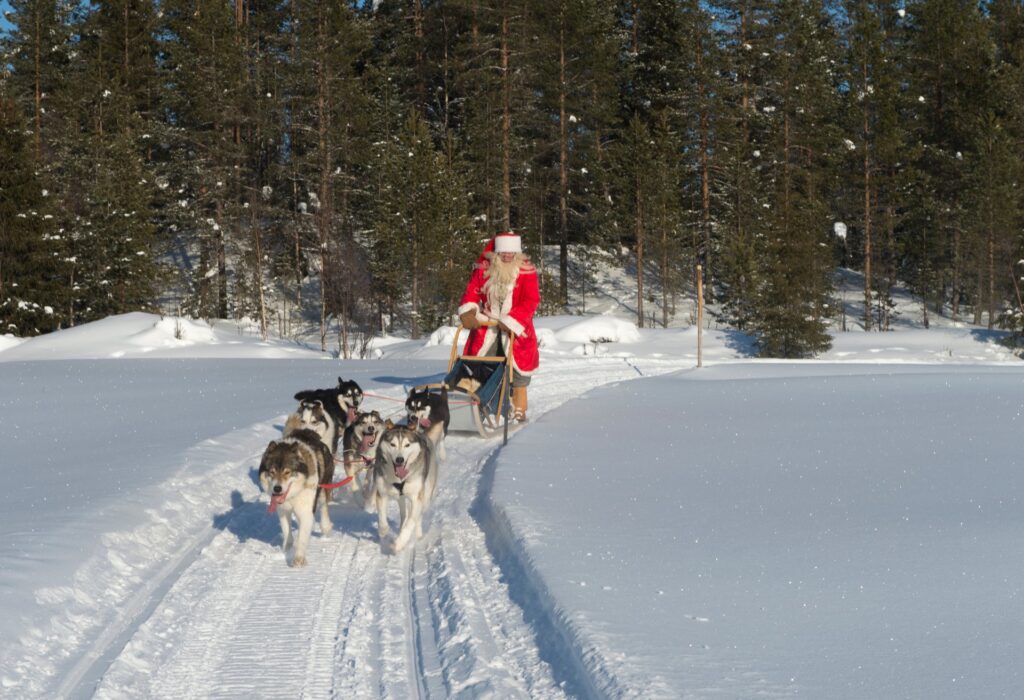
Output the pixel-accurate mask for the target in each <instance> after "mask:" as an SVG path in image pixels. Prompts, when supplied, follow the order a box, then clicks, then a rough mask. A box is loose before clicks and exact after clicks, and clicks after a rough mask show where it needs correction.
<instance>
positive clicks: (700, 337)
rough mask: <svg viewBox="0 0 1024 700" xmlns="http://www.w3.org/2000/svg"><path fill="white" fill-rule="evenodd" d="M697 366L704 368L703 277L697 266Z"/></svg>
mask: <svg viewBox="0 0 1024 700" xmlns="http://www.w3.org/2000/svg"><path fill="white" fill-rule="evenodd" d="M697 366H698V367H703V366H704V276H703V273H702V272H701V267H700V265H698V266H697Z"/></svg>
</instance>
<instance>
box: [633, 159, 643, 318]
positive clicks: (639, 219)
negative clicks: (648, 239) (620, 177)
mask: <svg viewBox="0 0 1024 700" xmlns="http://www.w3.org/2000/svg"><path fill="white" fill-rule="evenodd" d="M634 186H635V189H634V193H633V194H634V197H635V198H636V216H635V220H634V224H635V230H634V235H635V236H636V325H637V328H643V327H644V206H643V192H642V190H641V185H640V173H639V172H637V173H636V175H635V185H634Z"/></svg>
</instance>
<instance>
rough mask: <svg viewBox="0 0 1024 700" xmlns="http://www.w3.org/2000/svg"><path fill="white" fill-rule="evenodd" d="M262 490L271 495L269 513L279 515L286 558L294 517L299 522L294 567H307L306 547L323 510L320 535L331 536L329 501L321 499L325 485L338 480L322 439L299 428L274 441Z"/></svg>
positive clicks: (266, 460)
mask: <svg viewBox="0 0 1024 700" xmlns="http://www.w3.org/2000/svg"><path fill="white" fill-rule="evenodd" d="M259 475H260V486H262V487H263V490H264V491H266V492H267V493H268V494H270V507H269V509H268V510H269V512H271V513H273V512H277V514H278V518H279V519H280V521H281V535H282V537H284V544H283V545H282V547H281V549H282V550H283V551H284V553H285V556H286V557H287V555H288V550H289V549H290V548H291V546H292V515H294V516H295V517H296V519H297V520H298V521H299V535H298V538H297V539H296V540H295V552H294V556H293V557H292V564H291V565H292V566H305V565H306V547H307V545H308V544H309V536H310V534H311V533H312V532H313V513H314V512H315V511H316V508H317V506H318V505H319V507H320V531H321V532H322V533H323V534H324V535H327V534H329V533H330V532H331V529H332V527H331V519H330V517H329V516H328V513H327V498H326V497H324V498H320V491H322V490H323V489H321V488H320V485H321V484H329V483H330V482H331V479H333V478H334V458H333V457H332V456H331V452H330V449H329V448H328V447H327V445H325V444H324V443H323V442H322V441H321V440H320V436H319V435H317V434H316V433H315V432H313V431H312V430H309V429H308V428H299V429H297V430H295V431H294V432H292V433H291V434H290V435H288V436H287V437H284V438H281V439H280V440H271V442H270V444H269V445H267V449H266V450H265V451H264V452H263V459H262V460H260V471H259Z"/></svg>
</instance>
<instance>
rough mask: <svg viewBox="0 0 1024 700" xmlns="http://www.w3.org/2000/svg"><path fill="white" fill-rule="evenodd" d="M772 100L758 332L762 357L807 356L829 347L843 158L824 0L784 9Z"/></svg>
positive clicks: (778, 18) (773, 22)
mask: <svg viewBox="0 0 1024 700" xmlns="http://www.w3.org/2000/svg"><path fill="white" fill-rule="evenodd" d="M770 26H771V29H772V30H773V31H772V34H773V35H774V36H775V37H776V43H775V46H774V47H773V50H772V52H771V54H772V55H771V64H770V73H769V80H768V83H767V95H766V97H767V100H766V104H765V105H763V107H762V111H764V112H767V113H768V114H769V115H770V117H769V118H770V119H771V122H772V124H773V127H774V129H773V136H774V138H773V140H772V142H771V143H770V148H771V150H770V152H769V154H770V155H769V157H770V158H771V166H770V167H771V170H772V181H773V183H774V197H773V202H772V205H771V209H770V214H769V217H770V230H769V235H768V240H767V242H766V246H765V247H766V251H765V252H766V254H767V255H766V259H765V260H764V261H763V263H764V264H765V268H766V272H765V286H764V288H763V290H761V291H760V293H759V295H758V314H757V319H756V320H755V322H754V328H755V330H756V332H757V336H758V345H759V349H760V352H761V354H762V355H766V356H771V357H804V356H808V355H812V354H814V353H817V352H820V351H822V350H825V349H827V348H828V346H829V344H830V342H831V341H830V338H829V336H828V333H827V332H826V329H827V325H828V321H829V315H830V313H831V312H830V309H829V306H830V299H831V296H832V295H831V292H832V289H831V273H832V264H833V263H832V255H831V247H830V246H829V245H828V235H829V233H830V232H831V217H830V216H829V214H830V204H831V201H830V200H831V189H832V186H833V182H832V178H833V175H834V165H833V164H832V162H831V161H832V159H833V158H834V157H835V154H836V153H837V152H838V142H839V138H838V133H837V132H836V130H835V128H834V124H835V123H836V117H837V114H836V100H835V96H836V82H837V75H836V72H835V71H836V60H835V56H834V47H835V38H834V34H833V32H832V27H831V24H830V20H829V17H828V15H827V13H826V12H825V11H824V8H823V7H822V6H821V4H819V3H818V2H816V1H815V0H783V2H780V3H779V4H778V5H777V6H776V8H775V10H774V12H773V13H772V15H771V18H770Z"/></svg>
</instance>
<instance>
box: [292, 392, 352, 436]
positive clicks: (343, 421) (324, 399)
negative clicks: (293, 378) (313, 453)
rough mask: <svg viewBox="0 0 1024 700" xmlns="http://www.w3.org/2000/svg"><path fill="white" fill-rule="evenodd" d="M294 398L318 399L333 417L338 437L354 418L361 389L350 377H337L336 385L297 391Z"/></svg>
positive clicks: (303, 399) (297, 399) (299, 399)
mask: <svg viewBox="0 0 1024 700" xmlns="http://www.w3.org/2000/svg"><path fill="white" fill-rule="evenodd" d="M295 400H296V401H319V402H320V403H321V404H322V405H323V407H324V408H325V409H326V410H327V412H328V413H330V414H331V417H332V418H334V424H335V425H336V426H337V431H338V435H339V437H340V435H341V431H342V430H344V428H345V427H346V426H348V425H350V424H351V423H352V421H354V420H355V419H356V415H357V414H358V412H359V404H361V403H362V402H363V390H362V389H361V388H359V385H358V384H356V383H355V382H354V381H352V380H351V379H349V380H345V379H342V378H341V377H338V386H336V387H334V388H333V389H306V390H305V391H300V392H299V393H297V394H296V395H295ZM335 446H337V443H335Z"/></svg>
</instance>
